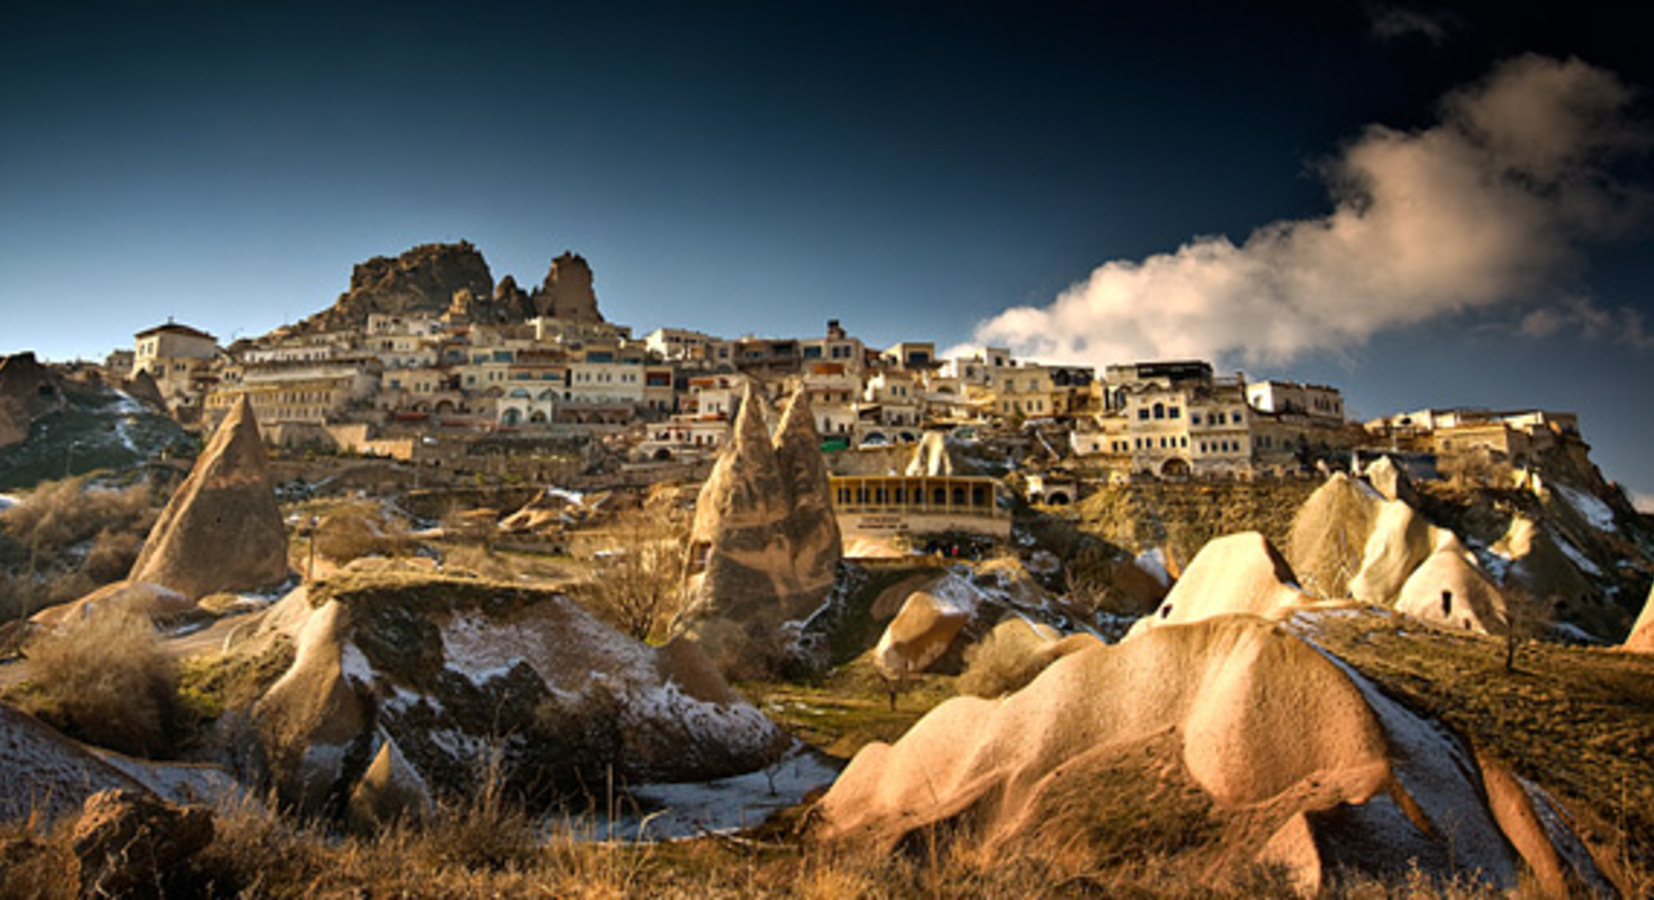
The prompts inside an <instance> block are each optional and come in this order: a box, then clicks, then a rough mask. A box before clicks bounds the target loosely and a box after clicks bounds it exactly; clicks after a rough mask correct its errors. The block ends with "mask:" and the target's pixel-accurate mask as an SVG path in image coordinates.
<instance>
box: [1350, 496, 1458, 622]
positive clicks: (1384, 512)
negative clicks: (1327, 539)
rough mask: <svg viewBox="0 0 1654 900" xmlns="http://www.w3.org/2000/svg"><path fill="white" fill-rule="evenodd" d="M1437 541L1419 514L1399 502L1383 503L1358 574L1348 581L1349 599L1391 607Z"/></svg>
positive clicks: (1363, 554)
mask: <svg viewBox="0 0 1654 900" xmlns="http://www.w3.org/2000/svg"><path fill="white" fill-rule="evenodd" d="M1437 538H1438V534H1437V529H1435V528H1433V527H1432V526H1431V525H1430V523H1429V522H1427V521H1425V518H1424V517H1423V516H1421V515H1419V514H1418V511H1417V510H1415V509H1413V508H1412V507H1411V506H1408V505H1407V504H1406V503H1404V502H1402V501H1400V500H1386V501H1384V505H1383V507H1382V508H1380V510H1379V513H1378V517H1377V519H1376V520H1374V522H1373V531H1372V534H1370V535H1368V537H1367V545H1366V547H1365V548H1364V549H1363V552H1362V555H1361V570H1360V571H1359V572H1357V573H1356V575H1355V577H1354V578H1352V579H1350V596H1352V597H1354V598H1355V599H1357V600H1360V601H1361V602H1363V603H1371V604H1373V605H1375V606H1391V605H1393V604H1394V603H1395V599H1396V597H1398V596H1399V595H1400V594H1401V588H1402V585H1404V584H1406V583H1407V576H1409V575H1411V574H1413V570H1414V569H1416V568H1418V567H1419V566H1420V565H1421V564H1423V562H1424V561H1425V560H1426V559H1427V558H1429V556H1430V553H1431V552H1432V551H1433V550H1434V549H1435V546H1436V541H1437Z"/></svg>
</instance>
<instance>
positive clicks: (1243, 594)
mask: <svg viewBox="0 0 1654 900" xmlns="http://www.w3.org/2000/svg"><path fill="white" fill-rule="evenodd" d="M1313 603H1314V601H1313V600H1311V599H1310V598H1309V597H1308V596H1306V595H1305V594H1304V593H1303V592H1302V591H1300V590H1299V589H1298V586H1297V578H1296V576H1294V575H1293V574H1292V567H1291V566H1289V565H1287V562H1286V559H1285V558H1283V557H1282V556H1281V554H1280V553H1278V552H1276V550H1275V548H1274V547H1272V546H1270V544H1269V541H1268V540H1266V539H1265V538H1264V536H1263V535H1261V534H1259V533H1257V532H1256V531H1244V532H1241V533H1240V534H1231V535H1226V536H1224V537H1220V538H1217V539H1216V540H1213V541H1210V542H1208V543H1207V544H1206V546H1205V547H1203V548H1201V551H1200V553H1198V554H1196V555H1195V558H1194V561H1193V562H1191V563H1189V568H1187V569H1185V570H1184V572H1183V577H1182V578H1179V579H1178V581H1177V584H1175V585H1173V586H1172V589H1171V592H1170V593H1168V594H1166V599H1164V600H1162V601H1160V607H1159V608H1158V609H1156V610H1155V611H1154V612H1153V613H1152V614H1150V615H1148V616H1145V617H1144V618H1142V619H1139V620H1138V621H1137V624H1135V625H1133V626H1132V630H1131V633H1132V635H1137V634H1140V633H1142V632H1144V631H1147V630H1150V629H1152V628H1156V627H1159V626H1161V625H1172V624H1186V623H1189V622H1199V621H1203V620H1206V619H1212V618H1216V617H1218V616H1226V615H1233V614H1236V613H1244V614H1246V615H1250V616H1258V617H1260V618H1265V619H1283V618H1285V617H1287V616H1290V615H1291V614H1292V613H1294V612H1296V611H1297V610H1300V609H1305V608H1307V607H1309V606H1311V605H1312V604H1313Z"/></svg>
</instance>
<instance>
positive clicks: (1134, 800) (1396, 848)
mask: <svg viewBox="0 0 1654 900" xmlns="http://www.w3.org/2000/svg"><path fill="white" fill-rule="evenodd" d="M1488 796H1489V791H1488V790H1487V789H1486V787H1485V786H1484V785H1483V784H1482V779H1481V776H1480V772H1479V770H1478V768H1477V766H1476V763H1475V756H1474V753H1473V752H1472V751H1471V750H1470V748H1468V747H1467V746H1465V745H1464V744H1463V743H1462V742H1460V741H1459V740H1458V739H1457V738H1454V737H1453V736H1451V735H1449V734H1446V733H1444V732H1443V731H1441V730H1440V729H1437V728H1433V727H1431V726H1430V725H1429V724H1428V723H1426V722H1424V721H1423V720H1420V719H1419V718H1417V717H1416V716H1414V715H1413V714H1412V713H1410V712H1408V711H1407V710H1405V709H1404V708H1402V707H1400V706H1399V705H1398V704H1396V703H1395V702H1394V701H1391V700H1389V699H1388V698H1386V697H1385V696H1384V695H1383V694H1382V693H1380V692H1379V691H1378V690H1377V689H1376V688H1374V687H1373V686H1371V685H1370V684H1368V683H1366V682H1365V681H1363V680H1361V679H1360V678H1359V676H1356V675H1354V674H1352V672H1351V671H1350V670H1347V669H1346V668H1344V667H1342V666H1341V665H1339V664H1338V663H1336V662H1335V661H1334V660H1332V659H1330V658H1329V657H1327V656H1325V655H1323V654H1322V653H1321V652H1319V651H1318V650H1317V649H1316V648H1314V647H1312V646H1310V645H1309V644H1307V643H1306V642H1304V641H1303V640H1301V639H1299V638H1298V637H1296V636H1294V635H1293V634H1291V633H1289V632H1288V631H1286V630H1284V629H1282V628H1280V627H1279V626H1276V625H1274V624H1271V623H1270V622H1268V621H1265V620H1262V619H1258V618H1255V617H1251V616H1224V617H1219V618H1215V619H1207V620H1203V621H1201V622H1197V623H1192V624H1187V625H1167V626H1165V627H1161V628H1156V629H1153V630H1151V631H1148V632H1147V633H1144V634H1142V635H1140V636H1137V637H1134V638H1131V639H1129V640H1127V641H1124V642H1122V643H1120V644H1118V645H1112V646H1110V645H1094V646H1091V647H1089V648H1087V649H1083V650H1080V651H1079V652H1077V653H1073V654H1071V655H1067V656H1064V657H1062V658H1061V659H1058V660H1057V661H1056V662H1054V663H1052V664H1051V666H1050V667H1049V668H1047V669H1046V670H1045V671H1044V672H1043V673H1042V674H1040V676H1039V677H1038V678H1036V679H1035V680H1034V681H1033V682H1032V683H1031V684H1029V685H1028V686H1027V687H1026V688H1023V689H1022V690H1021V691H1018V692H1016V693H1013V694H1011V695H1009V696H1007V697H1004V698H1003V699H1000V700H982V699H978V698H974V697H961V698H957V699H953V700H949V701H947V702H946V703H944V704H942V705H941V706H939V707H937V708H936V709H934V710H932V711H931V712H930V713H929V714H928V715H926V716H925V717H924V718H923V719H921V720H920V721H919V722H918V723H917V724H916V725H915V726H914V727H913V728H912V729H911V730H910V731H909V732H908V733H907V734H906V735H904V736H903V737H902V739H901V740H899V741H897V742H896V743H895V744H878V743H875V744H871V745H869V746H867V747H866V748H864V749H863V750H862V751H861V752H860V753H858V754H857V755H856V757H855V758H854V759H853V760H852V761H851V763H850V766H849V767H848V768H847V769H845V771H844V773H843V775H841V776H840V778H839V780H838V781H837V782H836V783H835V784H834V785H833V787H832V789H831V790H830V791H829V792H828V793H827V795H826V796H825V797H824V798H823V800H822V801H821V803H820V805H819V807H818V811H819V813H820V823H819V826H818V828H817V830H816V832H815V836H816V837H817V839H819V840H822V841H825V842H828V843H840V842H851V843H865V844H869V845H871V846H872V847H873V848H877V849H885V850H888V849H890V848H894V847H896V846H897V845H898V844H900V843H901V842H902V841H903V840H904V839H907V838H909V837H910V836H912V835H915V834H921V833H925V832H926V831H927V830H928V829H930V828H932V827H933V826H937V825H946V826H947V827H946V828H944V829H941V830H939V831H936V832H931V834H933V835H936V836H937V837H934V838H933V839H939V840H943V841H947V840H968V841H970V842H972V844H973V851H972V852H973V853H974V854H978V855H976V856H974V858H977V859H980V860H982V862H983V864H992V861H993V860H997V859H1009V858H1013V857H1017V856H1027V855H1035V856H1037V855H1039V854H1041V853H1043V852H1053V853H1058V854H1060V857H1055V858H1060V859H1062V860H1063V864H1065V865H1075V864H1076V863H1078V862H1079V861H1080V860H1081V859H1092V860H1095V861H1097V862H1099V863H1102V862H1106V861H1108V860H1112V859H1117V858H1118V855H1119V854H1122V853H1141V852H1143V847H1144V846H1145V843H1146V842H1147V843H1152V842H1154V841H1155V840H1157V839H1160V838H1161V837H1163V836H1175V837H1170V838H1169V839H1170V840H1173V841H1176V842H1177V850H1178V852H1183V853H1194V854H1197V855H1198V858H1199V859H1200V860H1202V869H1203V870H1205V871H1208V872H1210V873H1211V875H1212V877H1213V878H1214V879H1219V878H1221V877H1222V873H1223V872H1224V871H1225V869H1226V868H1227V867H1229V866H1243V865H1246V864H1249V863H1251V862H1252V861H1256V860H1263V861H1271V862H1278V863H1284V864H1286V865H1287V866H1289V867H1290V868H1291V869H1292V871H1293V873H1294V876H1295V877H1296V879H1297V881H1298V883H1299V885H1300V886H1301V887H1302V888H1303V889H1304V890H1306V892H1310V893H1313V892H1316V891H1318V890H1319V889H1320V888H1321V887H1322V886H1323V883H1324V882H1323V880H1324V879H1326V878H1329V877H1331V876H1332V874H1333V873H1336V872H1339V871H1345V870H1352V871H1365V872H1370V873H1382V874H1385V875H1388V876H1391V877H1399V876H1402V875H1405V873H1407V872H1408V871H1410V870H1412V869H1413V868H1415V867H1416V868H1417V869H1419V870H1421V871H1422V872H1424V873H1425V874H1427V875H1432V876H1436V877H1454V876H1457V875H1460V873H1462V872H1475V873H1477V874H1476V876H1475V877H1476V878H1479V879H1482V880H1484V881H1486V882H1487V883H1488V884H1489V885H1490V886H1492V887H1494V888H1495V889H1502V890H1509V889H1513V888H1514V887H1515V886H1516V883H1517V872H1518V862H1519V859H1520V857H1519V856H1518V853H1517V851H1513V849H1512V842H1513V841H1514V842H1516V843H1517V846H1521V843H1520V842H1519V841H1517V840H1516V839H1517V838H1518V837H1522V835H1516V836H1512V835H1510V834H1509V833H1507V832H1506V831H1505V830H1504V829H1503V828H1502V825H1503V823H1504V822H1506V821H1514V820H1513V819H1512V818H1511V817H1510V816H1508V815H1505V814H1503V813H1502V812H1496V811H1494V810H1492V809H1490V808H1489V804H1488V799H1487V798H1488ZM1526 837H1531V834H1529V835H1526ZM1056 848H1060V850H1058V849H1056ZM1523 852H1524V853H1526V852H1528V851H1523ZM1582 864H1583V865H1587V866H1588V865H1589V861H1588V860H1587V861H1584V862H1583V863H1582Z"/></svg>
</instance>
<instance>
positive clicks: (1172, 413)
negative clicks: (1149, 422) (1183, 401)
mask: <svg viewBox="0 0 1654 900" xmlns="http://www.w3.org/2000/svg"><path fill="white" fill-rule="evenodd" d="M1182 415H1183V410H1181V409H1179V408H1178V407H1175V406H1174V407H1172V408H1171V409H1168V410H1166V418H1168V419H1176V418H1179V417H1181V416H1182Z"/></svg>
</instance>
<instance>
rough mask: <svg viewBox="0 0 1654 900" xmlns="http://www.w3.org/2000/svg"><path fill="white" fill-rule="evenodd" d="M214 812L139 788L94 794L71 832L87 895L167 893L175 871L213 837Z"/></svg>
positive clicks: (81, 885)
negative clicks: (166, 799)
mask: <svg viewBox="0 0 1654 900" xmlns="http://www.w3.org/2000/svg"><path fill="white" fill-rule="evenodd" d="M212 839H213V818H212V813H211V812H209V811H207V810H206V809H203V808H199V807H175V806H172V805H170V804H167V803H164V802H162V801H160V800H157V799H155V798H154V797H153V796H151V795H149V794H147V793H142V792H138V791H125V790H106V791H99V792H98V793H96V794H93V795H92V796H91V797H88V798H87V800H86V806H85V808H84V809H83V810H82V811H81V814H80V820H79V821H78V822H76V823H75V830H74V832H73V834H72V835H71V836H70V844H71V846H72V847H73V849H74V854H75V857H76V859H78V860H79V861H80V889H81V894H82V896H87V897H161V896H165V895H166V894H167V893H168V892H167V891H166V890H164V887H165V884H166V881H167V879H168V877H169V876H171V875H172V874H174V873H175V872H176V870H178V869H180V868H182V867H184V865H185V864H187V863H188V862H189V860H190V858H191V857H193V856H195V854H197V853H199V852H201V851H202V850H203V849H205V848H206V846H207V845H208V844H210V843H212Z"/></svg>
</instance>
